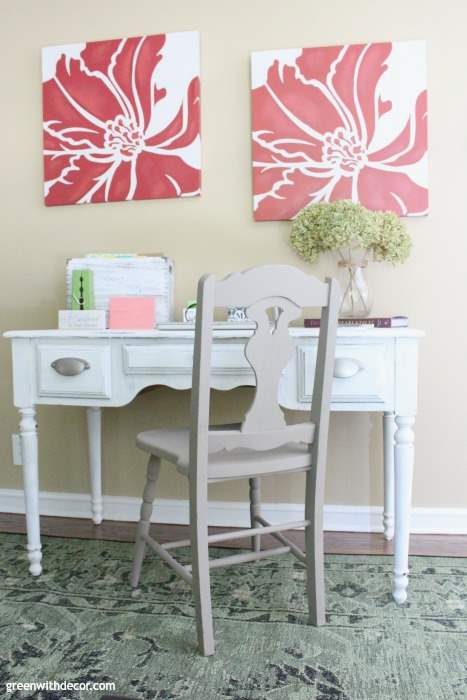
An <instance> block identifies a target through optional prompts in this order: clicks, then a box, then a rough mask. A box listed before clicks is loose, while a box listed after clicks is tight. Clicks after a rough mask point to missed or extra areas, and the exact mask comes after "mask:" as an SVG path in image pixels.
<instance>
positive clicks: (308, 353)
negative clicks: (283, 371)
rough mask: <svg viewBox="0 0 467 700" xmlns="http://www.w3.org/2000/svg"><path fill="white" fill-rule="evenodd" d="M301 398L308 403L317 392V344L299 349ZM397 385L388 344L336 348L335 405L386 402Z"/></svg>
mask: <svg viewBox="0 0 467 700" xmlns="http://www.w3.org/2000/svg"><path fill="white" fill-rule="evenodd" d="M297 353H298V357H297V365H298V366H297V394H298V396H297V398H298V401H299V402H302V403H308V402H310V401H311V397H312V393H313V381H314V374H315V367H316V355H317V346H316V345H302V346H300V345H299V346H298V347H297ZM393 382H394V377H393V364H392V361H391V353H390V348H389V346H388V344H387V343H384V342H382V343H371V344H365V345H361V344H357V343H356V344H345V345H338V346H337V348H336V358H335V362H334V381H333V385H332V402H333V403H352V402H362V403H363V402H364V403H385V402H386V401H388V400H390V397H391V392H392V386H393Z"/></svg>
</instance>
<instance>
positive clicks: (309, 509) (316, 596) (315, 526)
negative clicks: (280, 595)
mask: <svg viewBox="0 0 467 700" xmlns="http://www.w3.org/2000/svg"><path fill="white" fill-rule="evenodd" d="M305 518H306V520H309V521H310V525H308V527H306V528H305V554H306V579H307V597H308V614H309V622H310V624H311V625H315V626H316V627H319V626H320V625H324V623H325V622H326V610H325V586H324V546H323V504H322V502H321V499H320V498H319V497H318V494H317V493H316V483H315V476H314V473H313V471H312V470H310V471H308V472H307V474H306V491H305Z"/></svg>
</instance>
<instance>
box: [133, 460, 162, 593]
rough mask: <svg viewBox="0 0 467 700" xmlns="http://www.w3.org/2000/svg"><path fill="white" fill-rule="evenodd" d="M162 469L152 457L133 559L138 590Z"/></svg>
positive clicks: (134, 576) (135, 583)
mask: <svg viewBox="0 0 467 700" xmlns="http://www.w3.org/2000/svg"><path fill="white" fill-rule="evenodd" d="M160 468H161V461H160V459H159V457H155V456H154V455H151V456H150V458H149V462H148V471H147V479H146V486H145V487H144V491H143V502H142V503H141V511H140V519H139V524H138V530H137V533H136V542H135V554H134V558H133V569H132V571H131V585H132V586H133V588H136V586H137V585H138V583H139V576H140V573H141V566H142V564H143V559H144V552H145V549H146V542H145V541H144V540H143V539H142V538H143V535H147V534H149V528H150V526H151V515H152V508H153V503H154V498H155V495H156V482H157V479H158V477H159V471H160Z"/></svg>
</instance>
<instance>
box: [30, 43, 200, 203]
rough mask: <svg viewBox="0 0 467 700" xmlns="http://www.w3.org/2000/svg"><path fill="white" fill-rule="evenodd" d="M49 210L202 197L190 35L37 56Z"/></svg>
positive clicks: (195, 55) (195, 46) (51, 50)
mask: <svg viewBox="0 0 467 700" xmlns="http://www.w3.org/2000/svg"><path fill="white" fill-rule="evenodd" d="M42 73H43V84H42V89H43V112H44V132H43V140H44V197H45V203H46V204H47V205H51V206H52V205H60V204H85V203H92V202H115V201H121V200H136V199H157V198H162V197H189V196H194V195H197V194H199V193H200V173H201V164H200V161H201V146H200V105H199V37H198V33H197V32H178V33H177V32H174V33H170V34H159V35H153V36H141V37H133V38H129V39H116V40H112V41H94V42H89V43H86V44H70V45H65V46H49V47H47V48H44V49H43V50H42Z"/></svg>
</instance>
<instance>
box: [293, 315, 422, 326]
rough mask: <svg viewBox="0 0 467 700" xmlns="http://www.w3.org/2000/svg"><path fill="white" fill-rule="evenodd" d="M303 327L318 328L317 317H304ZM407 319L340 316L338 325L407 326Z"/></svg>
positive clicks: (404, 317)
mask: <svg viewBox="0 0 467 700" xmlns="http://www.w3.org/2000/svg"><path fill="white" fill-rule="evenodd" d="M303 325H304V326H305V328H319V326H320V319H319V318H306V319H305V320H304V322H303ZM408 325H409V319H408V318H407V316H387V317H384V316H383V317H375V318H340V319H339V326H350V327H351V328H407V327H408Z"/></svg>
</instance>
